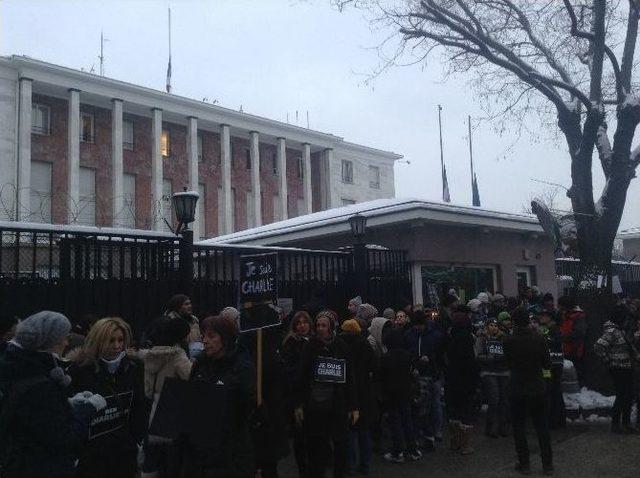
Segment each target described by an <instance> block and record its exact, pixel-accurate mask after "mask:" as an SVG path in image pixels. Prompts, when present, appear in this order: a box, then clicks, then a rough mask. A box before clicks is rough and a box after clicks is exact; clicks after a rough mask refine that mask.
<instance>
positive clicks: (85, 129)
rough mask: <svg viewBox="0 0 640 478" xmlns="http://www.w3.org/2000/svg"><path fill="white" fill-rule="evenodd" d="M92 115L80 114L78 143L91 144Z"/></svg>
mask: <svg viewBox="0 0 640 478" xmlns="http://www.w3.org/2000/svg"><path fill="white" fill-rule="evenodd" d="M93 140H94V138H93V115H92V114H91V113H81V114H80V141H81V142H83V143H93Z"/></svg>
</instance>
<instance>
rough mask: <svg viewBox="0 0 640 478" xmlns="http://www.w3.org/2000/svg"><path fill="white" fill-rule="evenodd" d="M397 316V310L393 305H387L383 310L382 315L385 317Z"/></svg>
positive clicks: (391, 318) (390, 318)
mask: <svg viewBox="0 0 640 478" xmlns="http://www.w3.org/2000/svg"><path fill="white" fill-rule="evenodd" d="M395 316H396V311H395V310H393V309H392V308H391V307H387V308H386V309H384V311H383V312H382V317H384V318H385V319H389V320H393V318H394V317H395Z"/></svg>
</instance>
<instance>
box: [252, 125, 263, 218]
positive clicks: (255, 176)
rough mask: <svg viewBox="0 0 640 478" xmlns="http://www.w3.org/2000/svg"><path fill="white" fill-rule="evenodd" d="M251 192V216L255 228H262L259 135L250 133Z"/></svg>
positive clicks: (254, 132) (253, 132)
mask: <svg viewBox="0 0 640 478" xmlns="http://www.w3.org/2000/svg"><path fill="white" fill-rule="evenodd" d="M249 154H250V156H251V191H252V194H253V215H254V222H255V225H256V227H258V226H262V198H261V195H260V194H261V191H260V135H259V134H258V133H257V132H256V131H252V132H251V133H250V149H249Z"/></svg>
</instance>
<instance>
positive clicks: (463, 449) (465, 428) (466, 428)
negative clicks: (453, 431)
mask: <svg viewBox="0 0 640 478" xmlns="http://www.w3.org/2000/svg"><path fill="white" fill-rule="evenodd" d="M472 430H473V427H472V426H471V425H462V424H461V425H460V454H461V455H471V454H472V453H473V452H475V450H474V449H473V447H472V446H471V431H472Z"/></svg>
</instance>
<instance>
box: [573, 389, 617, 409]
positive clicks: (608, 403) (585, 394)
mask: <svg viewBox="0 0 640 478" xmlns="http://www.w3.org/2000/svg"><path fill="white" fill-rule="evenodd" d="M615 399H616V397H615V396H612V397H607V396H605V395H602V394H601V393H598V392H596V391H595V390H588V389H587V388H586V387H582V390H580V391H579V392H578V393H565V394H564V403H565V407H566V408H567V409H569V410H577V409H579V408H581V409H583V410H594V409H596V408H611V407H613V402H614V401H615Z"/></svg>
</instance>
